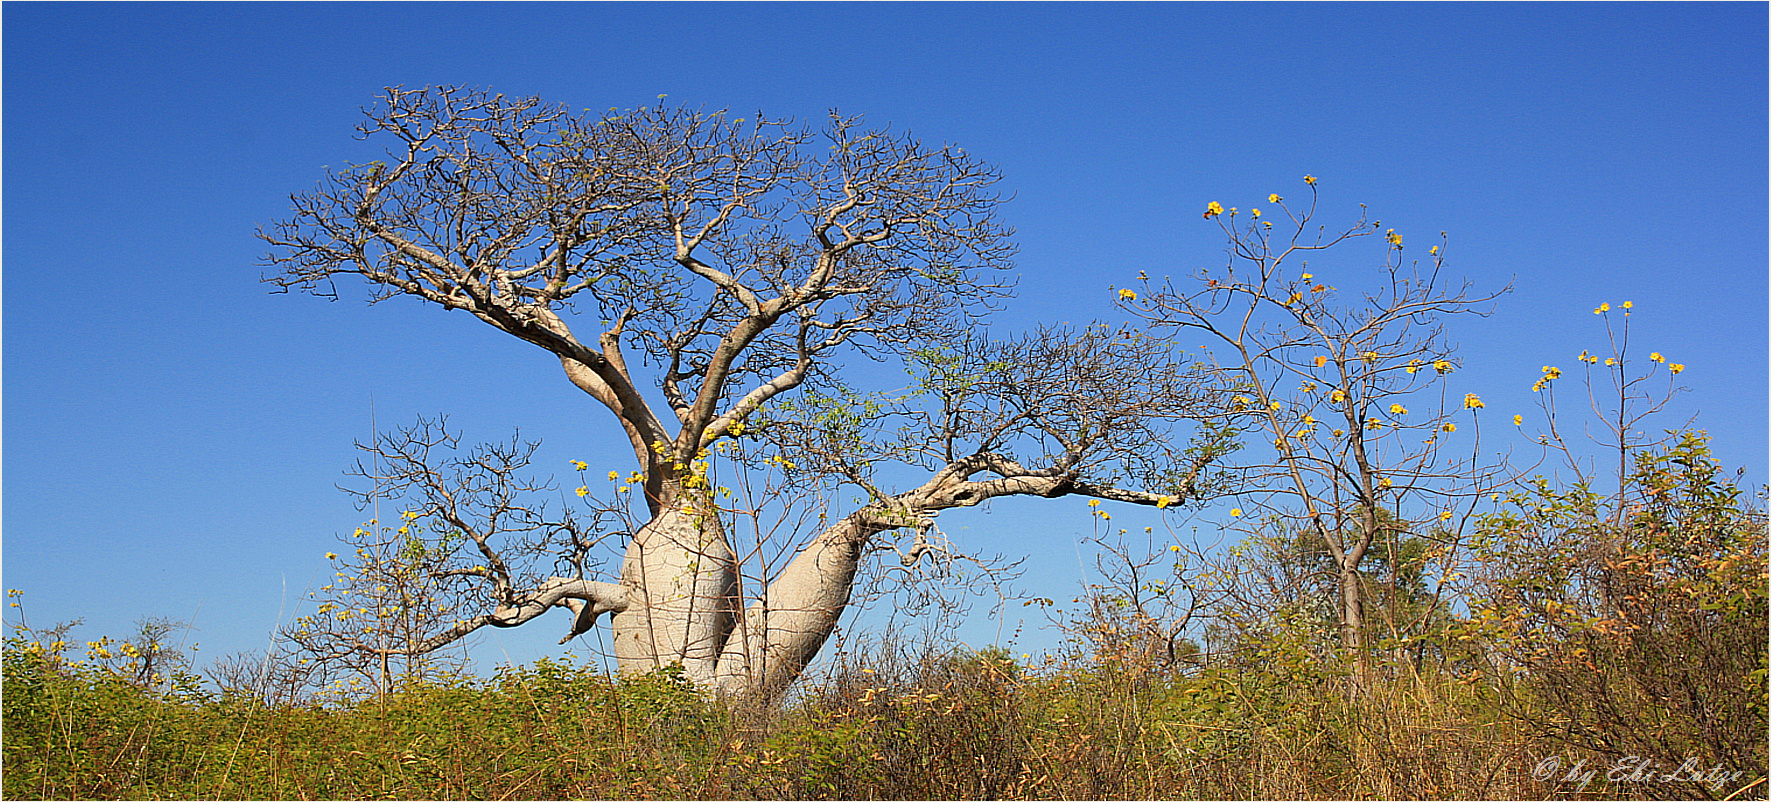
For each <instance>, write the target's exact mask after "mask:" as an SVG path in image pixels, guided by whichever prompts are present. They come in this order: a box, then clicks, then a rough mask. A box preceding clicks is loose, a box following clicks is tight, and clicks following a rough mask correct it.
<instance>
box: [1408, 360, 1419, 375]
mask: <svg viewBox="0 0 1771 802" xmlns="http://www.w3.org/2000/svg"><path fill="white" fill-rule="evenodd" d="M1405 370H1407V371H1408V372H1409V373H1413V372H1415V371H1417V370H1420V360H1418V359H1410V360H1408V367H1407V368H1405Z"/></svg>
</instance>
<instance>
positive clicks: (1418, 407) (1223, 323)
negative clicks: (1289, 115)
mask: <svg viewBox="0 0 1771 802" xmlns="http://www.w3.org/2000/svg"><path fill="white" fill-rule="evenodd" d="M1304 180H1305V182H1306V184H1308V187H1309V191H1310V199H1309V203H1308V204H1307V205H1306V206H1304V207H1301V208H1295V209H1294V208H1293V207H1292V206H1291V205H1288V204H1287V203H1285V202H1284V200H1283V199H1282V198H1280V197H1279V196H1278V195H1277V194H1274V195H1270V196H1269V197H1268V203H1269V204H1270V205H1269V206H1268V209H1269V210H1270V213H1269V214H1267V215H1266V216H1265V217H1264V218H1263V216H1262V212H1261V210H1260V209H1259V208H1251V209H1249V210H1248V211H1247V212H1246V213H1245V214H1239V212H1238V210H1237V209H1235V208H1231V209H1228V210H1225V209H1224V208H1223V207H1222V206H1221V205H1220V204H1218V203H1217V202H1215V201H1214V202H1212V203H1211V204H1210V205H1209V206H1208V207H1207V209H1206V211H1205V217H1206V219H1208V220H1214V221H1216V222H1217V223H1218V224H1219V226H1221V227H1222V229H1223V231H1224V233H1225V234H1226V235H1227V236H1228V238H1229V245H1228V253H1229V260H1228V262H1227V263H1226V264H1225V266H1224V267H1223V268H1222V269H1218V270H1201V271H1199V272H1198V273H1197V274H1196V275H1195V276H1194V277H1193V278H1192V280H1189V281H1186V282H1183V283H1176V282H1175V281H1172V280H1152V279H1150V278H1149V277H1148V276H1145V275H1140V276H1139V287H1140V288H1141V289H1140V290H1131V289H1126V290H1121V291H1120V299H1121V303H1122V304H1123V305H1124V306H1125V307H1126V308H1127V309H1129V310H1131V311H1133V312H1135V313H1136V314H1138V315H1140V316H1141V317H1143V318H1144V319H1145V320H1147V321H1149V322H1150V323H1151V324H1153V325H1155V326H1158V327H1172V328H1173V329H1175V330H1177V331H1179V332H1183V333H1198V334H1202V335H1204V336H1205V337H1206V338H1207V339H1208V341H1209V342H1210V343H1211V346H1210V348H1211V349H1212V350H1210V352H1209V353H1210V356H1209V362H1208V364H1209V373H1210V374H1211V376H1212V377H1213V378H1214V379H1215V380H1216V382H1217V386H1219V387H1220V388H1221V393H1222V394H1223V396H1224V397H1222V398H1221V399H1220V404H1219V405H1218V407H1217V408H1220V409H1224V410H1226V411H1224V412H1223V413H1221V414H1222V421H1224V422H1225V423H1226V424H1228V425H1230V426H1232V427H1233V428H1235V429H1236V430H1238V431H1240V432H1242V433H1244V434H1247V435H1254V434H1255V433H1257V432H1258V433H1259V436H1260V438H1261V439H1262V440H1264V441H1266V443H1267V446H1268V447H1266V448H1260V449H1249V450H1246V451H1244V452H1243V454H1245V455H1248V458H1247V459H1244V460H1242V461H1241V462H1240V463H1239V464H1237V465H1236V466H1234V471H1235V474H1236V479H1235V480H1234V482H1233V483H1232V484H1233V485H1234V487H1235V488H1236V489H1235V491H1234V492H1233V495H1234V498H1235V502H1236V507H1235V509H1233V510H1232V512H1231V514H1232V516H1234V517H1236V518H1237V519H1239V523H1238V525H1240V526H1246V527H1256V528H1258V527H1266V528H1270V529H1273V530H1274V531H1283V532H1309V533H1310V536H1311V538H1312V539H1313V540H1315V541H1316V542H1319V543H1321V544H1322V545H1323V546H1324V547H1325V548H1326V550H1327V555H1328V557H1329V558H1330V559H1331V560H1332V562H1333V569H1334V572H1335V577H1334V582H1335V587H1336V588H1337V589H1338V591H1339V596H1340V598H1339V600H1338V604H1337V613H1338V617H1339V622H1338V623H1339V629H1340V633H1341V645H1342V646H1343V647H1344V649H1345V650H1346V652H1347V653H1348V654H1349V655H1350V656H1351V657H1352V658H1353V659H1354V660H1355V661H1356V663H1357V665H1358V666H1359V667H1360V670H1361V673H1363V672H1364V670H1365V667H1366V662H1365V659H1366V658H1365V653H1366V650H1367V647H1368V645H1369V644H1368V643H1367V638H1366V633H1367V632H1368V626H1367V623H1366V614H1367V606H1368V603H1369V598H1368V596H1369V593H1368V591H1367V590H1366V587H1365V583H1364V581H1363V580H1362V579H1361V574H1360V566H1361V565H1362V564H1363V563H1364V562H1365V560H1366V559H1367V557H1368V555H1369V554H1370V551H1371V549H1372V548H1374V547H1376V546H1382V545H1383V544H1385V543H1397V542H1399V541H1398V540H1397V539H1395V538H1391V539H1389V540H1388V541H1386V540H1385V539H1384V538H1383V533H1384V532H1385V530H1386V527H1395V526H1400V527H1402V528H1404V529H1407V530H1412V531H1417V532H1420V533H1422V535H1423V536H1426V535H1427V533H1428V532H1429V531H1431V532H1433V533H1434V534H1433V535H1432V536H1431V537H1432V538H1433V540H1434V544H1433V550H1434V552H1435V556H1436V558H1438V559H1439V560H1440V562H1441V570H1442V571H1443V570H1446V568H1445V567H1446V566H1448V565H1449V564H1450V561H1451V560H1453V559H1454V556H1455V552H1456V549H1457V542H1456V537H1455V535H1456V531H1457V528H1458V527H1460V526H1461V522H1462V519H1463V517H1466V516H1467V515H1468V514H1469V512H1470V510H1471V509H1472V508H1473V506H1474V504H1475V499H1476V498H1477V497H1478V494H1479V493H1480V491H1481V490H1482V489H1483V488H1484V487H1485V486H1486V485H1487V484H1488V483H1489V482H1491V481H1492V480H1493V475H1494V474H1493V470H1492V469H1491V468H1487V467H1484V465H1483V464H1482V462H1481V460H1480V459H1479V451H1478V448H1479V443H1480V441H1479V438H1478V434H1479V427H1478V421H1479V416H1478V413H1479V411H1480V410H1481V409H1482V407H1483V403H1482V401H1481V399H1479V398H1478V397H1477V396H1475V395H1473V394H1472V395H1466V396H1463V397H1461V398H1459V397H1451V396H1448V395H1447V393H1448V392H1449V390H1448V389H1447V387H1446V384H1445V376H1446V375H1447V374H1449V373H1451V372H1452V370H1453V369H1454V368H1455V366H1456V363H1455V361H1454V358H1453V351H1452V348H1451V346H1450V344H1449V343H1447V342H1446V341H1445V338H1444V331H1443V323H1442V321H1443V319H1444V318H1446V317H1447V316H1451V315H1463V314H1481V313H1482V309H1483V306H1484V305H1485V304H1487V303H1488V302H1490V301H1492V300H1493V299H1494V298H1495V297H1496V294H1474V293H1472V292H1471V290H1470V288H1469V285H1468V284H1467V283H1458V282H1451V281H1448V280H1447V279H1446V277H1445V276H1444V268H1445V261H1444V260H1445V250H1444V249H1445V246H1444V244H1443V242H1442V243H1441V244H1440V245H1435V246H1433V247H1431V248H1430V249H1429V250H1428V252H1427V255H1426V259H1425V261H1424V262H1422V261H1419V260H1408V259H1405V258H1404V250H1403V245H1402V235H1401V234H1398V233H1396V232H1395V231H1394V230H1389V231H1385V232H1384V234H1383V239H1384V243H1385V248H1384V250H1383V252H1382V259H1381V261H1378V262H1377V263H1376V264H1374V265H1370V266H1369V267H1363V268H1359V269H1361V270H1363V271H1366V273H1367V274H1370V273H1375V274H1376V275H1377V276H1378V277H1379V278H1378V279H1377V280H1376V281H1375V282H1371V285H1372V286H1371V287H1370V288H1369V289H1368V288H1367V287H1366V284H1367V282H1365V281H1363V280H1362V279H1361V277H1360V276H1359V275H1358V274H1353V273H1352V270H1351V269H1349V268H1345V267H1343V268H1340V270H1339V275H1334V270H1335V269H1334V268H1330V267H1316V268H1312V267H1311V266H1310V264H1309V263H1308V262H1307V261H1300V260H1304V259H1308V258H1310V257H1311V256H1312V255H1314V254H1317V253H1319V252H1322V251H1326V250H1328V249H1330V248H1334V247H1336V246H1341V245H1343V244H1350V243H1351V242H1353V241H1356V240H1359V239H1361V238H1364V237H1368V236H1371V235H1373V234H1376V233H1378V232H1379V231H1380V230H1382V226H1381V223H1380V222H1379V221H1375V220H1373V221H1369V222H1368V221H1367V220H1366V218H1365V216H1364V214H1361V215H1360V217H1359V219H1358V220H1357V221H1355V222H1354V223H1353V224H1352V225H1350V226H1347V227H1346V228H1344V229H1339V230H1338V231H1332V232H1331V231H1329V230H1328V229H1327V228H1326V227H1325V226H1321V225H1318V224H1316V223H1315V222H1314V218H1315V213H1316V202H1317V198H1316V180H1315V178H1313V177H1309V176H1306V177H1305V179H1304ZM1275 219H1277V220H1278V222H1275ZM1330 282H1334V283H1343V284H1347V285H1349V287H1350V288H1354V289H1355V290H1356V292H1357V296H1356V300H1352V301H1350V302H1342V301H1341V300H1340V299H1341V294H1340V293H1339V292H1338V291H1337V290H1336V289H1335V287H1334V286H1332V285H1331V284H1330ZM1409 407H1413V409H1410V408H1409ZM1460 421H1461V422H1463V425H1464V431H1463V432H1461V433H1460V432H1459V431H1458V424H1459V422H1460ZM1242 522H1250V523H1242ZM1400 556H1401V555H1390V560H1391V562H1392V564H1396V562H1397V560H1398V559H1399V558H1400ZM1421 620H1423V621H1424V620H1425V619H1424V618H1423V619H1421ZM1417 623H1418V622H1404V623H1403V624H1402V625H1401V626H1399V629H1400V631H1401V633H1400V634H1402V635H1403V636H1406V635H1407V634H1408V633H1409V632H1410V631H1411V630H1413V629H1415V628H1416V627H1415V625H1416V624H1417Z"/></svg>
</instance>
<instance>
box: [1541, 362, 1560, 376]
mask: <svg viewBox="0 0 1771 802" xmlns="http://www.w3.org/2000/svg"><path fill="white" fill-rule="evenodd" d="M1543 375H1544V378H1546V379H1560V378H1562V369H1561V368H1557V367H1551V366H1549V365H1544V366H1543Z"/></svg>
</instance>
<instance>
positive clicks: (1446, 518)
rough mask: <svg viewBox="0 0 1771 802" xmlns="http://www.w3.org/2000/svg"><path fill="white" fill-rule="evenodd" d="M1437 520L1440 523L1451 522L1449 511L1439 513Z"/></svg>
mask: <svg viewBox="0 0 1771 802" xmlns="http://www.w3.org/2000/svg"><path fill="white" fill-rule="evenodd" d="M1439 520H1441V521H1449V520H1451V510H1446V511H1444V512H1442V513H1439Z"/></svg>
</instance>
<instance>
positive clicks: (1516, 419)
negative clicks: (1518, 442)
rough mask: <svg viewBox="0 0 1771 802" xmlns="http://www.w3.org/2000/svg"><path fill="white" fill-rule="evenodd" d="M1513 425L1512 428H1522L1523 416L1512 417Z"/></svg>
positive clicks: (1523, 423)
mask: <svg viewBox="0 0 1771 802" xmlns="http://www.w3.org/2000/svg"><path fill="white" fill-rule="evenodd" d="M1513 425H1514V426H1524V425H1525V416H1524V415H1514V416H1513Z"/></svg>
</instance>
